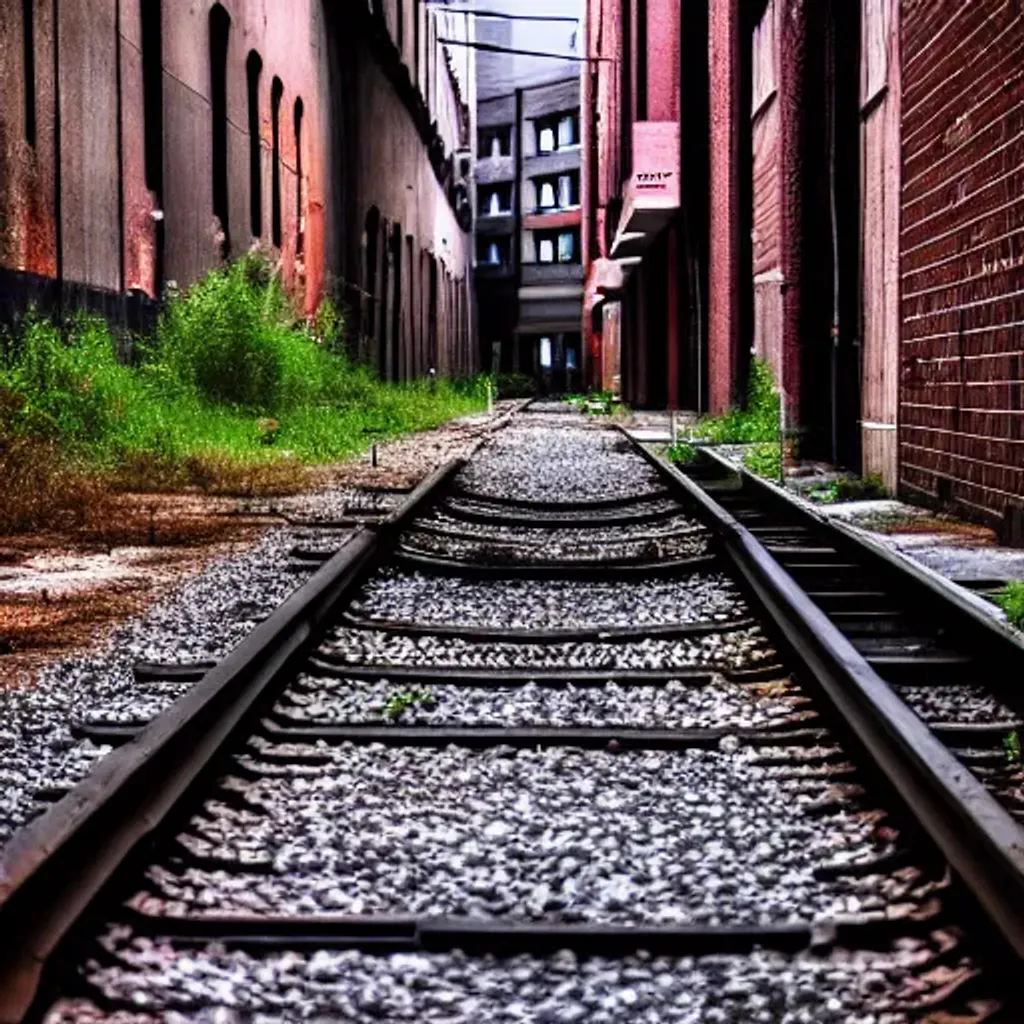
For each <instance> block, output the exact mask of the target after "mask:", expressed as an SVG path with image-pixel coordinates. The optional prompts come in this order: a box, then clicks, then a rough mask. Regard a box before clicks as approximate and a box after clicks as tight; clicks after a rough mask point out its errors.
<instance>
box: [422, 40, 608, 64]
mask: <svg viewBox="0 0 1024 1024" xmlns="http://www.w3.org/2000/svg"><path fill="white" fill-rule="evenodd" d="M438 42H439V43H444V44H445V45H446V46H468V47H469V48H470V49H473V50H486V51H487V52H488V53H515V54H518V55H520V56H522V57H551V58H552V59H553V60H567V61H573V62H574V63H576V64H589V63H591V62H592V61H597V62H604V63H608V64H614V63H615V58H614V57H578V56H577V55H576V54H574V53H548V52H547V51H545V50H520V49H517V48H516V47H514V46H498V45H497V44H496V43H481V42H474V41H470V40H467V39H438Z"/></svg>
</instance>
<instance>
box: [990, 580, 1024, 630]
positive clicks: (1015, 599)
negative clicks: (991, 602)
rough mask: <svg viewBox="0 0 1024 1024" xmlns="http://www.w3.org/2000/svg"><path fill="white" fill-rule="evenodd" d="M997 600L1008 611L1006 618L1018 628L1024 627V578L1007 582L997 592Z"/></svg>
mask: <svg viewBox="0 0 1024 1024" xmlns="http://www.w3.org/2000/svg"><path fill="white" fill-rule="evenodd" d="M996 601H997V603H998V604H999V606H1000V608H1002V609H1003V611H1004V612H1006V619H1007V621H1008V622H1009V623H1010V624H1011V625H1012V626H1016V627H1017V629H1024V580H1016V581H1014V582H1012V583H1007V584H1006V586H1005V587H1003V589H1002V590H1000V591H999V593H998V594H996Z"/></svg>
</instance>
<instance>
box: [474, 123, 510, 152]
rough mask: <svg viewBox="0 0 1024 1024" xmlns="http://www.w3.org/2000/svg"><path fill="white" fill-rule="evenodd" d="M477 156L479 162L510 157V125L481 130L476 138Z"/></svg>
mask: <svg viewBox="0 0 1024 1024" xmlns="http://www.w3.org/2000/svg"><path fill="white" fill-rule="evenodd" d="M477 155H478V156H479V158H480V159H481V160H491V159H494V158H496V157H500V156H511V155H512V125H510V124H508V125H501V126H500V127H498V128H481V129H480V131H479V133H478V136H477Z"/></svg>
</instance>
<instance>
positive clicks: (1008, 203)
mask: <svg viewBox="0 0 1024 1024" xmlns="http://www.w3.org/2000/svg"><path fill="white" fill-rule="evenodd" d="M901 43H902V91H903V109H902V119H901V123H902V146H903V181H902V192H901V203H900V209H901V220H902V223H901V236H900V286H901V303H900V305H901V321H902V325H901V332H900V340H901V365H900V374H901V380H900V404H899V419H900V426H899V442H900V486H901V488H902V489H903V490H904V491H906V492H907V493H908V494H910V495H917V496H919V497H924V498H926V499H933V500H938V501H942V502H944V503H951V504H952V505H954V506H955V507H958V508H959V509H960V510H961V511H964V512H966V513H969V514H973V515H974V516H976V517H980V518H983V519H986V520H989V521H991V522H993V523H995V522H998V521H1000V520H1002V518H1003V516H1004V515H1005V514H1006V511H1007V509H1008V508H1009V507H1011V506H1014V505H1016V506H1020V505H1024V13H1022V10H1021V5H1020V3H1019V2H1006V0H971V3H967V4H965V3H962V2H960V0H942V2H936V0H904V2H903V5H902V9H901Z"/></svg>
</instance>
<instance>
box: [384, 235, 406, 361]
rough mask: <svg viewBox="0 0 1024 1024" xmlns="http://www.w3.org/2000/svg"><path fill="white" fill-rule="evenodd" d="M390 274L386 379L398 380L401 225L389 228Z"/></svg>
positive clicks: (402, 285)
mask: <svg viewBox="0 0 1024 1024" xmlns="http://www.w3.org/2000/svg"><path fill="white" fill-rule="evenodd" d="M391 263H392V267H391V272H392V276H393V278H394V282H395V283H394V287H393V289H392V292H391V344H390V346H389V348H388V379H389V380H398V379H399V359H400V357H401V351H402V289H403V288H404V287H405V280H404V278H403V276H402V225H401V224H395V225H393V227H392V228H391Z"/></svg>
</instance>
